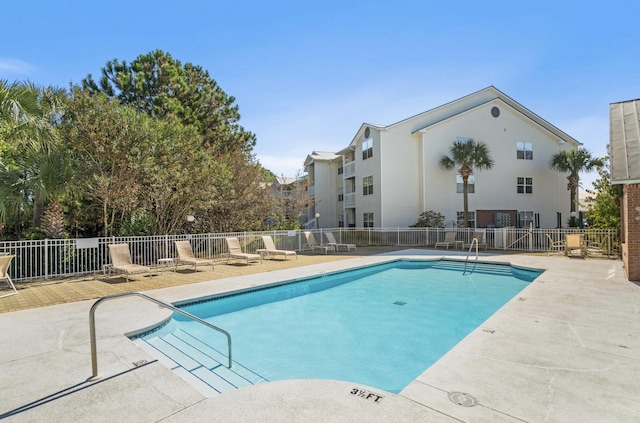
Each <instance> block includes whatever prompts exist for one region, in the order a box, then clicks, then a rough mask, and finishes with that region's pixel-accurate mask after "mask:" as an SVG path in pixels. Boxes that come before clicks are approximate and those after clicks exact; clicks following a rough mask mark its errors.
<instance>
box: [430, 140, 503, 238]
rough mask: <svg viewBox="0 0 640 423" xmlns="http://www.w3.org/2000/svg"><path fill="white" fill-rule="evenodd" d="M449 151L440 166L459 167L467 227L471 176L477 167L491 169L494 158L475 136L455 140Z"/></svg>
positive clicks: (478, 168)
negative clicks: (448, 154)
mask: <svg viewBox="0 0 640 423" xmlns="http://www.w3.org/2000/svg"><path fill="white" fill-rule="evenodd" d="M449 153H450V156H442V158H440V166H441V167H442V168H444V169H447V170H451V169H454V168H458V169H457V170H458V174H459V175H460V176H461V177H462V196H463V205H464V212H463V215H464V217H463V219H464V222H463V225H464V227H465V228H467V227H468V226H469V193H468V192H469V187H468V184H469V176H471V175H473V173H474V171H475V170H476V169H477V170H482V169H487V170H488V169H491V168H492V167H493V159H492V158H491V154H490V153H489V148H488V147H487V145H486V144H485V143H484V142H482V141H475V140H474V139H473V138H469V139H467V140H464V141H454V142H453V145H452V146H451V147H450V149H449Z"/></svg>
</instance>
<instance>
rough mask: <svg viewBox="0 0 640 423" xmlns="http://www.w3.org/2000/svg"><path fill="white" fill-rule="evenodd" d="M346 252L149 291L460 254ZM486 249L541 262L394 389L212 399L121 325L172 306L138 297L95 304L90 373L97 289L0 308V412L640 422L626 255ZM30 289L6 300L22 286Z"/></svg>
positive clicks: (636, 337) (637, 317) (323, 389)
mask: <svg viewBox="0 0 640 423" xmlns="http://www.w3.org/2000/svg"><path fill="white" fill-rule="evenodd" d="M351 254H352V255H351V256H339V257H338V256H336V257H335V258H334V259H333V260H331V259H329V258H327V259H326V261H321V262H316V263H312V262H311V260H312V259H315V258H317V260H325V259H324V256H323V258H322V259H321V258H320V257H321V256H319V255H318V256H309V257H310V259H309V260H310V262H309V263H306V264H305V265H300V266H297V267H289V264H290V263H280V265H281V266H283V267H282V268H280V269H278V268H277V265H278V263H269V262H265V264H264V265H262V266H263V267H262V269H261V270H262V272H260V273H253V274H245V275H238V276H231V277H226V278H222V279H217V280H211V281H204V282H197V283H188V284H183V285H180V286H171V287H166V288H160V289H154V290H151V291H148V292H147V293H148V294H149V295H152V296H154V297H157V298H160V299H162V300H165V301H169V302H174V301H180V300H184V299H188V298H194V297H200V296H206V295H211V294H215V293H219V292H225V291H230V290H236V289H242V288H248V287H253V286H256V285H260V284H264V283H272V282H276V281H279V280H286V279H291V278H297V277H303V276H309V275H314V274H318V273H321V272H327V271H333V270H339V269H344V268H348V267H353V266H359V265H365V264H373V263H377V262H380V261H385V260H388V259H390V258H395V257H400V256H410V257H415V256H418V255H432V256H434V255H435V256H442V255H443V254H450V255H454V254H456V253H455V252H452V251H448V252H446V251H442V250H440V251H434V250H405V251H401V252H392V253H387V254H385V255H373V256H365V255H362V253H360V252H359V253H357V255H356V254H354V253H351ZM458 254H459V253H458ZM302 257H303V256H301V257H300V258H299V259H298V260H300V259H302ZM329 257H331V256H329ZM458 257H459V256H458ZM337 258H341V259H340V260H336V259H337ZM482 259H483V260H486V261H500V262H511V263H513V264H516V265H521V266H528V267H536V268H544V269H546V271H545V272H544V273H543V274H542V275H541V276H540V277H539V278H538V279H536V281H534V282H532V283H531V284H530V285H529V286H527V287H526V288H525V289H524V290H523V291H522V292H521V293H520V294H519V295H518V296H516V297H515V298H513V299H512V300H511V301H510V302H508V303H507V304H506V305H505V306H504V307H503V308H501V309H500V310H499V311H498V312H496V313H495V314H494V315H493V316H492V317H491V318H489V319H488V320H487V321H486V322H485V323H484V324H482V325H481V326H480V327H479V328H477V329H476V330H475V331H473V332H472V333H471V334H469V335H468V336H467V337H466V338H465V339H463V340H462V341H461V342H460V343H459V344H458V345H457V346H456V347H455V348H453V349H452V350H451V351H450V352H449V353H447V354H446V355H445V356H444V357H442V358H441V359H440V360H439V361H438V362H437V363H435V364H434V365H433V366H431V367H430V368H428V369H426V370H425V372H424V373H423V374H422V375H420V376H419V377H418V378H417V379H416V380H415V381H413V382H412V383H411V384H410V385H409V386H407V387H406V388H405V389H404V390H403V391H402V392H401V393H400V394H398V395H394V394H390V393H386V392H381V391H380V390H378V389H376V388H370V387H366V386H362V385H359V384H357V383H348V382H339V381H318V380H301V381H282V382H273V383H266V384H261V385H255V386H252V387H248V388H243V389H240V390H237V391H235V392H231V393H227V394H224V395H220V396H217V397H214V398H205V397H203V396H202V395H201V394H199V393H198V392H197V391H196V390H195V389H193V388H192V387H191V386H190V385H188V384H187V383H186V382H184V381H183V380H182V379H180V378H178V377H176V376H175V375H174V374H173V373H172V372H171V371H170V370H168V369H167V368H165V367H164V366H162V365H161V364H160V363H158V362H156V361H155V360H154V359H153V358H152V357H150V356H148V355H147V354H146V353H144V351H142V350H140V349H139V348H137V347H136V346H135V345H134V344H132V343H131V341H129V339H128V338H126V337H125V336H124V335H123V334H124V333H127V332H129V331H133V330H137V329H140V328H143V327H146V326H150V325H152V324H154V323H156V322H157V321H159V320H160V319H162V318H164V317H166V316H167V315H168V313H167V311H166V310H162V309H159V308H158V307H157V306H155V305H153V304H150V303H149V304H147V303H145V302H144V301H142V300H140V299H137V298H126V299H120V300H118V301H112V302H107V303H104V304H102V305H101V306H100V308H99V310H98V312H97V313H96V320H97V334H98V363H99V372H100V376H102V378H101V379H99V380H98V381H96V382H87V378H88V377H89V376H91V361H90V354H89V324H88V315H89V309H90V307H91V305H92V304H93V303H94V300H88V301H76V302H69V303H66V304H60V305H54V306H47V307H38V308H28V309H24V310H20V311H13V312H5V313H2V314H0V334H1V335H0V375H1V376H0V377H1V380H2V383H0V418H3V417H4V418H6V419H7V421H11V422H38V421H43V422H45V421H46V422H67V421H73V422H113V421H131V422H183V421H189V422H210V421H221V422H246V421H251V422H260V421H262V422H353V421H367V422H407V421H429V422H459V421H464V422H523V421H524V422H543V421H549V422H637V421H640V402H639V401H638V393H640V378H638V377H637V375H638V374H640V287H639V286H637V285H636V284H634V283H631V282H628V281H626V279H625V277H624V272H623V269H622V265H621V262H620V261H614V260H606V259H587V260H584V259H578V258H566V257H546V256H530V255H485V256H483V257H482ZM289 261H290V262H292V260H289ZM300 264H303V263H300ZM271 265H273V266H274V268H273V269H272V268H270V267H268V266H271ZM259 266H261V265H252V266H251V267H250V268H252V269H256V268H257V267H259ZM226 267H235V266H224V265H220V266H217V267H216V270H215V272H211V271H209V273H210V275H212V274H213V273H216V272H220V273H222V272H224V271H225V270H224V268H226ZM285 267H286V268H285ZM267 269H269V270H270V271H266V272H265V270H267ZM227 270H228V269H227ZM245 270H247V269H245ZM203 273H204V272H203ZM165 276H168V277H169V278H179V277H180V275H171V274H166V275H165V274H163V276H162V277H163V278H164V277H165ZM192 276H195V275H192ZM138 278H140V279H142V277H138ZM151 280H152V281H154V282H156V283H157V282H158V281H160V280H161V279H160V277H157V279H156V277H153V278H151ZM65 283H66V282H65ZM69 283H70V284H77V285H78V286H81V285H84V283H81V282H69ZM87 283H91V282H90V281H89V282H87ZM106 283H108V282H106ZM43 285H45V284H43ZM50 285H53V284H50ZM112 285H114V286H116V285H117V286H120V285H127V286H126V288H130V287H132V286H131V284H112ZM110 286H111V285H110ZM156 286H157V285H156ZM23 288H24V287H23ZM33 288H35V286H33ZM29 289H31V287H30V288H24V289H21V290H20V294H18V295H17V296H14V297H8V298H5V299H0V303H2V302H3V301H5V300H7V299H11V298H15V297H20V296H26V295H25V293H26V292H27V291H28V290H29ZM78 289H80V288H78ZM123 289H124V288H123ZM134 289H139V288H137V287H136V288H134ZM99 295H102V294H99ZM363 393H364V394H363ZM376 399H378V400H376ZM454 401H456V402H457V403H455V402H454ZM459 403H461V404H464V405H459ZM465 405H470V406H465Z"/></svg>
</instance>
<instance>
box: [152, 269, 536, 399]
mask: <svg viewBox="0 0 640 423" xmlns="http://www.w3.org/2000/svg"><path fill="white" fill-rule="evenodd" d="M539 274H540V271H535V270H528V269H519V268H515V267H512V266H509V265H501V264H483V263H473V264H472V263H469V265H468V268H467V271H466V272H464V263H461V262H456V261H448V260H427V261H425V260H396V261H392V262H388V263H385V264H380V265H375V266H370V267H365V268H359V269H354V270H350V271H345V272H337V273H332V274H326V275H322V276H320V277H316V278H309V279H304V280H296V281H287V282H285V283H282V284H278V285H277V286H274V287H269V288H263V289H257V290H252V291H249V292H244V293H239V294H238V293H233V294H228V295H223V296H218V297H215V298H210V299H200V300H196V301H192V302H189V303H185V304H182V305H180V307H181V308H183V309H184V310H185V311H187V312H189V313H191V314H194V315H196V316H198V317H200V318H203V319H205V320H207V321H209V322H211V323H212V324H214V325H216V326H219V327H221V328H224V329H225V330H227V331H228V332H230V333H231V336H232V338H233V359H234V365H233V368H232V370H233V372H229V371H228V369H225V368H224V366H221V365H220V363H224V362H225V361H224V354H226V339H225V338H223V337H221V336H219V335H218V334H215V333H211V331H210V329H208V328H206V327H203V326H202V325H199V324H197V323H195V322H192V321H188V320H186V319H185V318H183V317H182V316H175V317H173V318H172V319H171V321H170V322H169V323H168V324H166V325H164V326H163V327H161V328H160V329H159V330H157V331H154V332H153V333H149V334H147V335H145V336H143V337H142V339H143V341H144V342H146V343H147V344H148V345H151V346H153V347H154V349H156V350H158V351H159V352H160V354H161V355H162V356H163V358H164V360H165V362H166V360H167V357H168V358H169V359H170V360H169V363H170V364H169V365H170V366H171V367H172V368H180V369H184V370H187V371H188V372H190V374H193V375H196V377H198V378H200V380H202V381H203V382H204V383H207V384H209V385H212V386H213V385H215V384H216V383H217V379H218V378H220V379H224V380H226V381H227V382H229V384H230V385H232V386H235V387H239V386H245V385H248V384H254V383H260V382H264V381H275V380H284V379H336V380H345V381H351V382H357V383H361V384H365V385H369V386H372V387H376V388H379V389H383V390H386V391H389V392H394V393H397V392H400V391H401V390H402V389H403V388H404V387H406V386H407V385H408V384H409V383H410V382H411V381H412V380H413V379H415V378H416V377H417V376H418V375H419V374H420V373H422V372H423V371H424V370H425V369H426V368H428V367H429V366H430V365H432V364H433V363H435V362H436V361H437V360H438V359H439V358H440V357H441V356H442V355H444V354H445V353H446V352H447V351H449V350H450V349H451V348H452V347H453V346H455V345H456V344H457V343H458V342H459V341H460V340H461V339H462V338H464V337H465V336H466V335H467V334H469V333H470V332H471V331H473V330H474V329H475V328H476V327H478V326H479V325H480V324H481V323H482V322H484V321H485V320H486V319H487V318H488V317H489V316H491V314H493V313H494V312H495V311H496V310H497V309H499V308H500V307H501V306H502V305H504V304H505V303H506V302H507V301H508V300H509V299H511V298H513V297H514V296H515V295H516V294H517V293H519V292H520V291H521V290H522V289H523V288H524V287H525V286H526V285H527V284H528V283H529V282H531V281H532V280H534V279H535V278H536V277H537V276H538V275H539ZM212 369H213V372H214V373H216V372H217V373H216V377H215V379H216V381H214V382H210V381H209V379H208V378H209V376H208V374H209V373H208V372H210V371H212ZM214 389H215V390H216V391H220V392H223V391H224V390H226V389H225V388H223V389H222V390H221V389H219V388H218V387H217V386H216V387H214Z"/></svg>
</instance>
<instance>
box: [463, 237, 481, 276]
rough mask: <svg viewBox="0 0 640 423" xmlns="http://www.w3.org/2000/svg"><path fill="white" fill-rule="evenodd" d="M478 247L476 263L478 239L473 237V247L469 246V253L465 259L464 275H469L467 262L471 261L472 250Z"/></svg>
mask: <svg viewBox="0 0 640 423" xmlns="http://www.w3.org/2000/svg"><path fill="white" fill-rule="evenodd" d="M474 245H475V246H476V261H478V238H476V237H473V239H472V240H471V245H470V246H469V251H468V252H467V258H465V259H464V272H462V274H465V273H467V262H468V261H469V254H471V249H472V248H473V246H474Z"/></svg>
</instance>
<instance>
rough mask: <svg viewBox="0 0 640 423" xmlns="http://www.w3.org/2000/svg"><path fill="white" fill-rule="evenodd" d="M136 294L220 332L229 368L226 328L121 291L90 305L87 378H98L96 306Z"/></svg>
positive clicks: (230, 360)
mask: <svg viewBox="0 0 640 423" xmlns="http://www.w3.org/2000/svg"><path fill="white" fill-rule="evenodd" d="M134 295H135V296H138V297H140V298H144V299H145V300H147V301H151V302H152V303H155V304H157V305H159V306H160V307H164V308H166V309H168V310H171V311H173V312H174V313H178V314H181V315H183V316H185V317H188V318H189V319H191V320H193V321H195V322H198V323H200V324H201V325H204V326H206V327H208V328H211V329H213V330H215V331H218V332H220V333H221V334H223V335H225V336H226V337H227V348H228V353H227V354H228V355H227V357H228V359H229V364H228V365H227V368H229V369H230V368H231V366H232V364H233V359H232V357H231V334H230V333H229V332H227V331H226V330H224V329H222V328H219V327H218V326H216V325H213V324H211V323H209V322H207V321H205V320H202V319H201V318H199V317H196V316H194V315H193V314H191V313H187V312H186V311H184V310H181V309H179V308H177V307H174V306H173V305H171V304H169V303H165V302H164V301H161V300H159V299H157V298H154V297H151V296H149V295H146V294H143V293H141V292H123V293H121V294H114V295H109V296H107V297H102V298H100V299H99V300H98V301H96V302H95V303H93V305H92V306H91V309H90V310H89V337H90V342H91V373H92V374H91V377H90V378H89V380H95V379H97V378H98V352H97V351H98V350H97V341H96V309H97V308H98V306H99V305H100V304H102V303H103V302H105V301H109V300H115V299H116V298H122V297H130V296H134Z"/></svg>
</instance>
